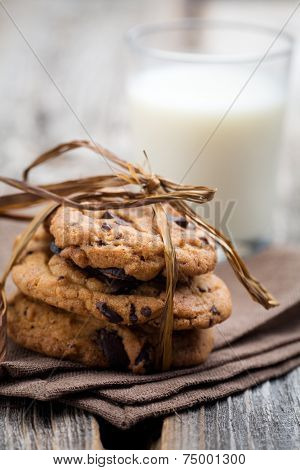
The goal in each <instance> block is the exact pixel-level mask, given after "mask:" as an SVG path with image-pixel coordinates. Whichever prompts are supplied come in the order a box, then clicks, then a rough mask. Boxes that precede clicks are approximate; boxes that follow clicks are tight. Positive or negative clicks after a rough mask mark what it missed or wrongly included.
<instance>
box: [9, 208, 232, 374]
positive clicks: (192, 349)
mask: <svg viewBox="0 0 300 470" xmlns="http://www.w3.org/2000/svg"><path fill="white" fill-rule="evenodd" d="M164 207H165V209H166V211H167V213H168V219H169V225H170V229H171V237H172V242H173V245H174V247H175V251H176V258H177V265H178V283H177V287H176V292H175V296H174V331H173V360H172V366H173V367H188V366H194V365H197V364H200V363H201V362H203V361H204V360H205V359H206V358H207V356H208V354H209V353H210V351H211V349H212V347H213V338H212V327H213V326H214V325H215V324H217V323H220V322H222V321H224V320H225V319H226V318H227V317H228V316H229V315H230V313H231V299H230V293H229V291H228V289H227V287H226V286H225V284H224V283H223V281H222V280H221V279H219V278H218V277H217V276H215V275H214V274H213V270H214V268H215V264H216V251H215V247H214V243H213V242H212V240H210V239H209V238H208V237H207V235H206V234H205V233H204V232H202V231H201V230H200V229H199V228H197V227H196V226H195V225H194V224H193V223H192V222H190V221H189V220H187V219H186V218H184V217H182V216H181V215H180V214H179V213H178V212H176V210H175V209H174V208H172V207H171V206H164ZM13 279H14V282H15V284H16V286H17V287H18V289H19V292H18V293H17V294H16V295H15V297H14V298H13V299H12V301H11V302H10V305H9V310H8V332H9V335H10V337H11V338H12V339H13V340H14V341H15V342H17V343H18V344H20V345H22V346H25V347H26V348H29V349H32V350H34V351H37V352H39V353H43V354H46V355H48V356H52V357H58V358H63V359H68V360H71V361H75V362H80V363H82V364H85V365H87V366H93V367H99V368H112V369H122V370H129V371H132V372H134V373H145V372H149V371H151V370H153V365H154V356H155V351H156V350H157V345H158V340H159V326H160V316H161V314H162V311H163V307H164V303H165V287H166V286H165V284H166V282H165V258H164V245H163V242H162V240H161V237H160V235H159V231H158V228H157V225H156V220H155V217H154V213H153V209H152V207H151V206H147V207H141V208H138V209H130V210H125V209H122V210H114V211H112V210H109V211H101V212H91V211H79V210H76V209H73V208H69V207H63V206H61V207H59V208H58V209H57V211H56V212H55V213H54V215H53V216H52V217H51V220H49V221H48V223H47V224H46V225H45V226H44V227H43V228H40V229H39V230H38V232H37V233H36V235H35V237H34V238H33V239H32V240H31V242H30V243H29V245H28V247H27V249H26V252H25V253H24V254H23V256H22V258H21V259H20V261H19V263H18V264H17V265H16V266H15V267H14V268H13Z"/></svg>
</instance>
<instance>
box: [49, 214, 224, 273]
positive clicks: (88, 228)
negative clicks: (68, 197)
mask: <svg viewBox="0 0 300 470" xmlns="http://www.w3.org/2000/svg"><path fill="white" fill-rule="evenodd" d="M164 207H165V208H166V211H167V214H168V219H169V224H170V229H171V237H172V242H173V245H174V247H175V250H176V257H177V263H178V271H179V277H183V276H184V277H186V276H188V277H192V276H197V275H200V274H205V273H208V272H210V271H212V270H213V269H214V267H215V264H216V251H215V247H214V242H213V241H212V240H211V239H209V238H208V236H207V235H206V234H205V233H204V232H203V231H202V230H200V229H199V228H197V227H196V226H195V225H194V224H193V223H192V222H191V221H189V220H187V219H186V218H185V217H183V216H182V215H181V214H179V213H178V212H177V211H176V210H175V209H174V208H172V207H171V206H170V205H165V206H164ZM50 232H51V234H52V235H53V237H54V241H55V246H56V249H57V250H58V251H59V252H60V255H61V256H62V257H64V258H67V259H71V260H72V261H73V262H74V263H75V264H77V265H78V266H79V267H81V268H86V267H92V268H101V269H108V270H111V269H112V270H113V269H116V268H117V270H116V271H115V275H116V273H117V272H120V273H121V276H123V277H124V276H129V277H130V278H132V277H133V278H135V279H138V280H141V281H148V280H150V279H153V278H154V277H156V276H157V275H158V274H159V273H162V274H164V272H165V258H164V245H163V242H162V240H161V236H160V235H159V231H158V228H157V225H156V221H155V218H154V212H153V208H152V207H151V206H146V207H140V208H136V209H134V208H133V209H130V210H129V209H126V210H125V209H122V210H113V211H112V210H109V211H101V212H96V213H95V212H91V211H82V212H81V211H79V210H76V209H73V208H70V207H64V206H63V207H60V208H59V209H58V210H57V212H56V213H55V215H54V216H53V217H52V220H51V223H50ZM118 270H119V271H118Z"/></svg>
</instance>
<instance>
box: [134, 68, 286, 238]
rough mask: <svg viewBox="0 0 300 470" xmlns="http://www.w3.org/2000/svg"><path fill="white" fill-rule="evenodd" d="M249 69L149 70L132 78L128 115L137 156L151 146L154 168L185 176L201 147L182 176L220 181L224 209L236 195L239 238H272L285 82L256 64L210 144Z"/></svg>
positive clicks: (233, 230) (233, 229) (234, 230)
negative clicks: (251, 75) (259, 68)
mask: <svg viewBox="0 0 300 470" xmlns="http://www.w3.org/2000/svg"><path fill="white" fill-rule="evenodd" d="M252 70H253V64H252V65H251V67H250V66H247V67H246V66H242V65H236V66H230V67H228V66H227V67H226V66H225V65H220V64H218V65H217V64H207V65H201V66H200V65H194V64H192V65H189V64H184V65H182V64H180V65H176V66H167V67H166V66H164V67H160V68H156V69H155V68H154V69H153V68H152V69H149V70H146V71H145V70H144V71H142V72H141V73H139V74H138V75H135V76H133V77H132V78H131V80H130V81H129V85H128V95H129V105H130V118H131V123H132V131H133V142H134V145H135V153H136V155H137V157H138V158H140V157H141V156H142V150H143V149H144V150H146V152H147V154H148V156H149V160H150V163H151V166H152V170H153V171H154V172H156V173H158V174H161V175H163V176H165V177H167V178H168V179H172V180H175V181H177V182H180V181H182V177H183V175H184V174H185V172H186V170H187V169H188V168H189V166H190V165H191V164H192V162H193V160H194V159H195V158H196V157H197V155H198V154H199V152H200V150H201V149H202V151H201V155H200V156H199V158H198V159H197V161H196V163H195V164H194V166H193V167H192V168H191V170H190V171H189V173H188V174H187V175H186V177H185V179H184V183H190V184H194V185H208V186H211V187H216V188H217V189H218V191H217V194H216V200H219V201H221V203H222V210H223V211H225V210H226V207H227V206H228V204H230V201H235V207H234V209H233V211H231V218H230V220H229V230H230V235H231V236H233V237H234V238H235V239H236V240H269V239H270V238H271V236H272V209H273V206H274V200H275V181H276V169H277V155H278V146H279V139H280V129H281V124H282V117H283V110H284V92H283V91H282V90H283V87H282V86H280V85H279V84H277V83H276V81H275V80H274V77H272V76H269V75H268V74H267V73H261V72H260V73H259V72H257V73H256V74H255V75H254V76H253V78H252V79H251V80H250V82H249V84H248V85H247V86H246V87H245V89H244V91H242V92H241V94H240V96H239V97H238V99H237V100H236V102H235V103H234V104H233V106H232V109H231V110H230V111H229V112H228V115H227V116H226V117H225V118H224V120H223V122H222V124H221V125H220V127H219V128H218V130H217V131H216V133H215V135H214V136H213V137H212V138H211V140H210V142H209V143H207V144H206V141H207V139H208V138H209V136H210V135H211V133H212V132H213V131H214V130H215V129H216V126H217V125H218V123H219V121H220V119H222V117H224V113H225V112H226V111H227V110H228V107H229V106H230V105H231V104H232V102H233V100H234V99H235V98H236V97H237V94H238V93H239V92H240V90H241V88H242V87H243V85H244V84H245V82H246V80H247V79H248V78H249V75H250V73H251V71H252ZM203 146H205V148H203ZM210 204H212V206H211V211H210V214H209V215H210V221H211V222H213V223H216V224H217V225H218V224H219V221H218V220H216V217H217V215H216V213H215V211H214V210H213V203H210ZM221 228H222V229H226V227H221Z"/></svg>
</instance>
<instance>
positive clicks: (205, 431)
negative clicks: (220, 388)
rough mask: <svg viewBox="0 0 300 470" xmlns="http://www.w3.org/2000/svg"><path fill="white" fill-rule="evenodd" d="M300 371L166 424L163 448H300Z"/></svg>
mask: <svg viewBox="0 0 300 470" xmlns="http://www.w3.org/2000/svg"><path fill="white" fill-rule="evenodd" d="M299 392H300V368H298V369H295V370H294V371H292V372H290V373H289V374H287V375H286V376H284V377H282V378H280V379H276V380H272V381H268V382H265V383H263V384H262V385H259V386H258V387H254V388H252V389H249V390H246V391H245V392H244V393H241V394H237V395H233V396H231V397H228V398H227V399H224V400H220V401H218V402H217V403H214V404H211V405H206V406H201V407H200V408H199V409H193V410H189V411H187V412H184V413H180V414H177V415H175V416H170V417H168V418H166V419H165V421H164V424H163V428H162V434H161V438H160V440H159V441H158V443H157V445H156V446H155V447H156V448H158V449H164V450H165V449H220V450H221V449H300V393H299Z"/></svg>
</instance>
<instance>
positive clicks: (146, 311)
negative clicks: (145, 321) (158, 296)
mask: <svg viewBox="0 0 300 470" xmlns="http://www.w3.org/2000/svg"><path fill="white" fill-rule="evenodd" d="M141 314H142V315H144V317H147V318H149V317H151V314H152V310H151V308H150V307H142V308H141Z"/></svg>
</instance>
